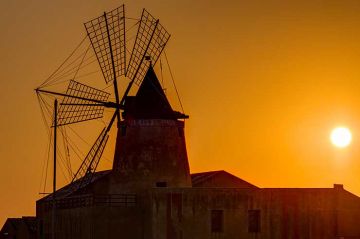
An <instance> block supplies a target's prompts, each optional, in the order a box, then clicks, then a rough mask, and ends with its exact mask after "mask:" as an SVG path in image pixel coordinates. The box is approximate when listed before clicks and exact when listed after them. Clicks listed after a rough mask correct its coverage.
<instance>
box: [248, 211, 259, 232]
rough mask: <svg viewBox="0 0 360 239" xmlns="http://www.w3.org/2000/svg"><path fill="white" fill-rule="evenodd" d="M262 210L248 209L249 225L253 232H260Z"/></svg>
mask: <svg viewBox="0 0 360 239" xmlns="http://www.w3.org/2000/svg"><path fill="white" fill-rule="evenodd" d="M260 215H261V214H260V210H249V211H248V220H249V227H248V231H249V232H252V233H257V232H260V230H261V216H260Z"/></svg>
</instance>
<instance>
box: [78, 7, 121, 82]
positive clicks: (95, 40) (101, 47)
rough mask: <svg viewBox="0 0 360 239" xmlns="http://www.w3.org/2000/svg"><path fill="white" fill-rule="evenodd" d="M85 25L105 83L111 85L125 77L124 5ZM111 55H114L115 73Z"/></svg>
mask: <svg viewBox="0 0 360 239" xmlns="http://www.w3.org/2000/svg"><path fill="white" fill-rule="evenodd" d="M84 25H85V28H86V31H87V34H88V36H89V39H90V41H91V44H92V47H93V49H94V52H95V55H96V57H97V59H98V62H99V65H100V68H101V71H102V73H103V75H104V79H105V82H106V83H109V82H111V81H113V80H114V79H115V78H117V77H119V76H122V75H124V74H125V68H126V57H125V8H124V5H122V6H121V7H119V8H116V9H114V10H112V11H110V12H106V13H105V14H104V15H102V16H100V17H98V18H95V19H93V20H91V21H88V22H86V23H85V24H84ZM109 41H110V43H109ZM110 48H111V49H110ZM111 50H112V52H111ZM111 54H113V60H114V68H115V71H114V69H113V65H112V60H111ZM114 72H115V74H116V75H115V76H114Z"/></svg>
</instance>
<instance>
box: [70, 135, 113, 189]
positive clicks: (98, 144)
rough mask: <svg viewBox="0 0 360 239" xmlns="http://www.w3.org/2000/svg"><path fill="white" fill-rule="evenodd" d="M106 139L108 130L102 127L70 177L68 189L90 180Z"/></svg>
mask: <svg viewBox="0 0 360 239" xmlns="http://www.w3.org/2000/svg"><path fill="white" fill-rule="evenodd" d="M108 139H109V135H108V131H107V129H106V128H104V129H103V130H102V131H101V133H100V135H99V137H98V138H97V139H96V141H95V143H94V145H93V146H92V147H91V149H90V151H89V152H88V154H87V155H86V157H85V159H84V161H83V162H82V163H81V165H80V167H79V169H78V170H77V172H76V174H75V175H74V177H73V179H72V183H73V188H72V190H70V191H73V190H76V189H78V188H81V187H82V185H86V184H87V183H89V182H91V179H92V176H93V174H94V172H95V171H96V168H97V165H98V164H99V161H100V158H101V156H102V154H103V152H104V149H105V146H106V143H107V141H108ZM75 181H76V182H75ZM74 182H75V183H74Z"/></svg>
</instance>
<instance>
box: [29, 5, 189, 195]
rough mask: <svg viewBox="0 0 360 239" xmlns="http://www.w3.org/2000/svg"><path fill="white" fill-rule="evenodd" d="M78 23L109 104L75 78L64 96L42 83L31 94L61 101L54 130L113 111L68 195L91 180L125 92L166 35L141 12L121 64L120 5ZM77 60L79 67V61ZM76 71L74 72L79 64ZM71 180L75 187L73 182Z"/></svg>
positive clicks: (160, 48)
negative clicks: (105, 86)
mask: <svg viewBox="0 0 360 239" xmlns="http://www.w3.org/2000/svg"><path fill="white" fill-rule="evenodd" d="M84 25H85V29H86V32H87V37H88V39H89V40H90V42H91V46H92V49H93V50H94V53H95V55H96V59H97V62H98V64H99V66H100V69H101V72H102V75H103V77H104V80H105V82H106V84H108V86H109V87H112V88H113V91H114V95H115V101H111V100H109V96H110V94H109V93H108V92H106V91H104V90H100V89H96V88H95V87H92V86H88V85H85V84H83V83H80V82H77V81H75V80H70V82H69V85H68V88H67V90H66V92H65V93H61V92H57V91H51V90H47V89H44V87H43V85H44V84H43V85H41V86H40V87H38V88H37V89H36V93H37V94H50V95H53V96H58V97H59V96H60V97H61V98H62V99H61V103H60V107H59V110H58V111H57V112H56V113H57V117H56V121H54V122H53V125H52V126H56V127H59V126H64V125H70V124H75V123H80V122H84V121H89V120H94V119H99V118H102V117H103V116H104V109H105V108H109V109H113V113H112V117H111V119H110V121H109V122H108V123H107V125H106V127H104V128H103V130H102V131H101V132H100V134H99V136H98V137H97V139H96V141H95V143H94V144H93V145H92V147H91V148H90V150H89V151H88V153H87V155H86V157H85V159H84V160H83V161H82V163H81V165H80V167H79V168H78V170H77V171H76V173H75V174H74V176H73V178H72V181H71V182H72V184H71V185H72V187H73V188H72V189H71V190H70V191H69V193H71V191H73V190H76V189H78V188H81V186H82V185H83V184H86V183H87V182H89V181H91V179H92V176H93V174H94V172H95V171H96V168H97V166H98V164H99V161H100V158H101V156H102V154H103V152H104V149H105V146H106V144H107V141H108V138H109V131H110V130H111V128H112V126H113V125H114V122H115V121H117V126H118V127H121V125H120V121H121V114H120V113H121V111H123V110H124V103H125V100H126V98H127V96H128V94H129V92H130V90H131V89H132V87H133V86H134V84H135V85H137V86H139V85H140V84H141V83H142V81H143V79H144V77H145V76H146V74H147V72H148V71H152V70H153V69H152V67H153V66H154V65H155V64H156V63H157V61H158V59H159V57H160V55H161V53H162V52H163V50H164V48H165V46H166V44H167V42H168V40H169V38H170V34H169V33H168V32H167V31H166V29H165V28H164V27H163V26H162V25H161V24H160V22H159V20H158V19H156V18H154V17H153V16H152V15H151V14H150V13H149V12H148V11H146V10H145V9H143V11H142V15H141V19H140V20H139V22H138V29H137V33H136V38H135V41H134V45H133V48H132V50H131V55H130V58H129V61H128V63H127V61H126V60H127V57H126V50H127V49H126V43H127V39H126V32H127V31H126V29H125V7H124V5H122V6H120V7H119V8H116V9H114V10H112V11H110V12H104V14H103V15H101V16H99V17H97V18H95V19H93V20H90V21H88V22H86V23H85V24H84ZM84 58H85V55H84ZM83 60H84V59H82V60H81V63H80V64H82V63H83ZM78 67H79V68H80V65H79V66H78ZM79 68H78V69H79ZM65 74H66V72H65ZM121 76H124V77H126V78H128V80H129V83H128V85H127V87H126V88H125V90H124V93H123V95H122V96H120V95H119V91H118V79H119V77H121ZM176 118H187V116H186V115H184V114H181V113H179V114H178V115H177V116H176ZM55 148H56V146H55ZM75 181H77V183H73V182H75Z"/></svg>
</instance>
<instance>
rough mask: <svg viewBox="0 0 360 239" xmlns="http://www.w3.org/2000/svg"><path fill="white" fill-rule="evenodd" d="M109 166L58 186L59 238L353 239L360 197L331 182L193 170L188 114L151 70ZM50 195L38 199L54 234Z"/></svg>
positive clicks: (358, 233) (39, 214) (46, 236)
mask: <svg viewBox="0 0 360 239" xmlns="http://www.w3.org/2000/svg"><path fill="white" fill-rule="evenodd" d="M122 116H123V117H122V121H121V122H120V125H119V128H118V134H117V142H116V148H115V156H114V163H113V168H112V170H108V171H100V172H96V173H95V174H94V175H92V177H91V180H87V183H86V184H81V185H80V184H79V181H75V182H73V183H72V184H70V185H66V186H65V187H63V188H61V189H59V190H58V191H57V192H56V209H55V230H54V231H55V233H56V239H72V238H74V239H82V238H84V239H85V238H86V239H97V238H99V239H100V238H108V239H115V238H116V239H118V238H121V239H190V238H197V239H215V238H221V239H237V238H262V239H290V238H291V239H292V238H294V239H300V238H304V239H328V238H329V239H330V238H337V239H340V238H347V239H350V238H351V239H355V238H360V226H358V224H359V222H360V198H359V197H357V196H356V195H353V194H351V193H350V192H348V191H346V190H345V189H344V188H343V187H342V185H334V188H304V189H299V188H294V189H292V188H281V189H280V188H265V189H263V188H258V187H256V186H255V185H252V184H251V183H249V182H246V181H244V180H242V179H240V178H238V177H236V176H234V175H232V174H230V173H227V172H225V171H213V172H204V173H197V174H190V170H189V163H188V158H187V153H186V144H185V136H184V126H185V125H184V124H185V123H184V121H183V120H182V119H184V118H186V117H187V116H186V115H184V114H181V113H179V112H176V111H174V110H172V108H171V106H170V104H169V102H168V100H167V98H166V95H165V94H164V92H163V89H162V88H161V85H160V83H159V81H158V79H157V77H156V75H155V73H154V71H153V69H152V68H151V67H150V69H149V71H148V72H147V74H146V76H145V79H144V81H143V82H142V85H141V86H140V88H139V90H138V92H137V94H136V96H132V97H127V99H126V101H125V110H124V112H123V115H122ZM52 213H53V201H52V195H48V196H46V197H44V198H42V199H40V200H39V201H37V203H36V221H37V238H41V239H50V238H52V232H53V228H52V219H53V217H52V215H53V214H52Z"/></svg>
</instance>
